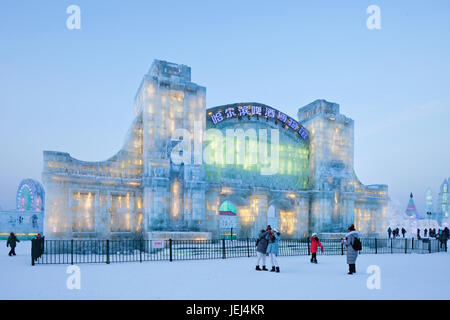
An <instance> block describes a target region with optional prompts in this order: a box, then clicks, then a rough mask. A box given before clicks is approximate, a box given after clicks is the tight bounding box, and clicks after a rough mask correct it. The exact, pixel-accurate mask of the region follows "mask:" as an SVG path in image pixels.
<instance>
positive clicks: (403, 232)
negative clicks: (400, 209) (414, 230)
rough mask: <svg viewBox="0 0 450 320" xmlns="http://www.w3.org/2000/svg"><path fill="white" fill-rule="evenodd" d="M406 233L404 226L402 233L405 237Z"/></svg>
mask: <svg viewBox="0 0 450 320" xmlns="http://www.w3.org/2000/svg"><path fill="white" fill-rule="evenodd" d="M405 233H406V230H405V228H402V235H403V238H404V237H405Z"/></svg>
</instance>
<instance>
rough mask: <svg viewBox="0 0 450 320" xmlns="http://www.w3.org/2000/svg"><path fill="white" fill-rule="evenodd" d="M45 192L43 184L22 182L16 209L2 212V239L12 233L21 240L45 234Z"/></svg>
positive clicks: (0, 235)
mask: <svg viewBox="0 0 450 320" xmlns="http://www.w3.org/2000/svg"><path fill="white" fill-rule="evenodd" d="M44 201H45V192H44V188H43V186H42V184H41V183H40V182H39V181H36V180H33V179H24V180H22V181H21V182H20V184H19V186H18V188H17V192H16V208H15V209H14V210H9V211H6V210H0V239H2V238H7V237H8V236H9V233H10V232H14V233H16V235H17V236H18V237H19V239H23V238H29V237H33V236H35V235H36V234H38V233H41V234H42V232H43V224H44Z"/></svg>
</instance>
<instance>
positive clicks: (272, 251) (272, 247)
mask: <svg viewBox="0 0 450 320" xmlns="http://www.w3.org/2000/svg"><path fill="white" fill-rule="evenodd" d="M266 239H267V240H268V241H269V245H268V246H267V253H268V254H269V257H270V261H271V262H272V270H270V271H271V272H280V266H279V265H278V261H277V258H276V257H277V256H278V242H279V241H280V232H278V230H277V229H275V228H274V229H272V230H271V231H270V232H269V233H268V234H267V236H266Z"/></svg>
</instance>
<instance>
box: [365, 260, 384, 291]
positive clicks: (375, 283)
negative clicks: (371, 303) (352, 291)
mask: <svg viewBox="0 0 450 320" xmlns="http://www.w3.org/2000/svg"><path fill="white" fill-rule="evenodd" d="M366 272H367V273H368V274H370V276H369V277H368V278H367V281H366V285H367V289H369V290H374V289H376V290H380V289H381V269H380V267H379V266H377V265H370V266H368V267H367V270H366Z"/></svg>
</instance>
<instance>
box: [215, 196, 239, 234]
mask: <svg viewBox="0 0 450 320" xmlns="http://www.w3.org/2000/svg"><path fill="white" fill-rule="evenodd" d="M239 227H240V226H239V217H238V215H237V209H236V206H235V205H234V204H233V202H231V201H230V200H225V201H223V202H222V204H221V205H220V207H219V231H220V236H221V237H222V238H225V239H230V238H235V237H236V236H237V232H238V231H239Z"/></svg>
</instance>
